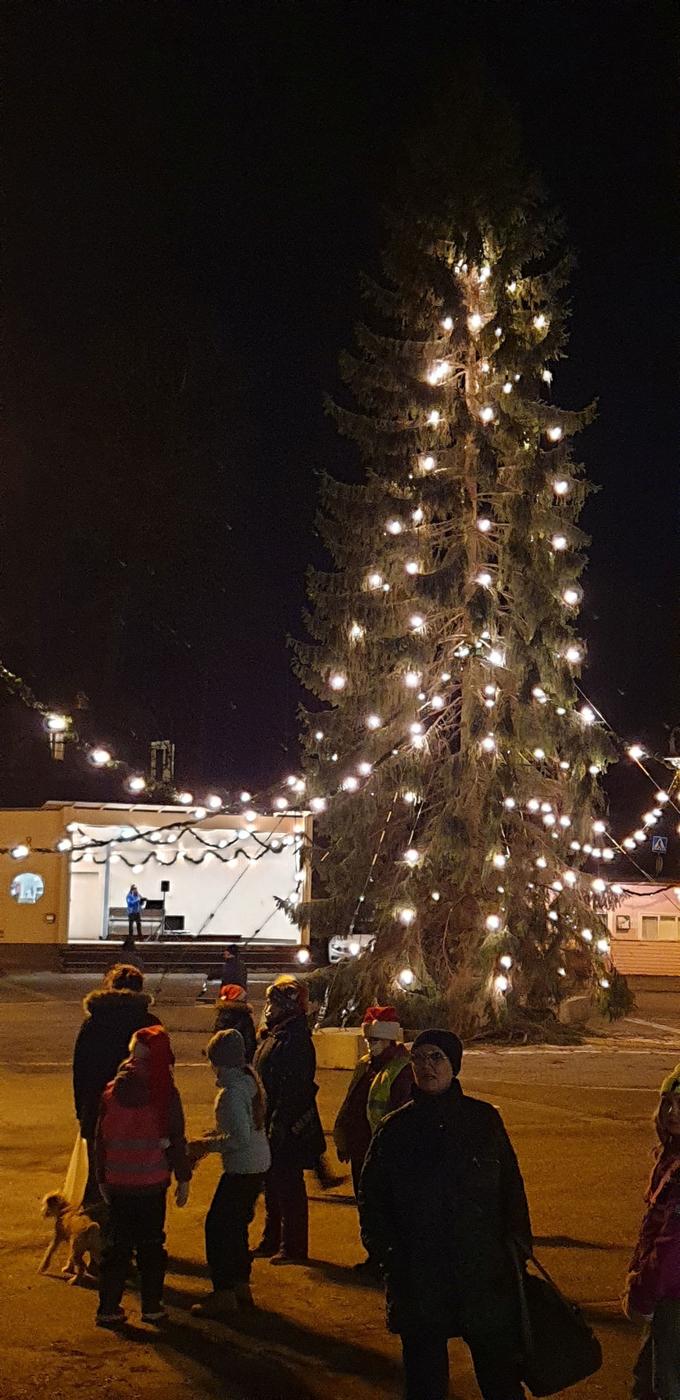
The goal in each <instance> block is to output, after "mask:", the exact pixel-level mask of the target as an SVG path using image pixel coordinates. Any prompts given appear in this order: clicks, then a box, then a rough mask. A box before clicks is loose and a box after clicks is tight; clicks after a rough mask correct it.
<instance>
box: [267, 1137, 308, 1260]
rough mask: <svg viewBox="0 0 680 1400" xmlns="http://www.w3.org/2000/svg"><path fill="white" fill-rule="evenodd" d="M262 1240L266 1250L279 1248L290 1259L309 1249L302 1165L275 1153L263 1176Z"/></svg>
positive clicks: (305, 1192) (298, 1256)
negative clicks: (289, 1256)
mask: <svg viewBox="0 0 680 1400" xmlns="http://www.w3.org/2000/svg"><path fill="white" fill-rule="evenodd" d="M264 1207H265V1217H264V1239H263V1243H264V1245H265V1246H266V1248H267V1249H271V1250H272V1251H274V1252H275V1251H276V1250H278V1249H281V1250H282V1251H283V1253H284V1254H289V1255H291V1257H292V1258H294V1259H306V1258H307V1255H308V1252H309V1209H308V1206H307V1191H306V1189H305V1177H304V1171H303V1168H302V1167H301V1166H300V1165H299V1164H298V1163H297V1162H295V1161H293V1162H291V1161H290V1160H289V1159H287V1158H286V1157H285V1156H284V1155H283V1154H275V1155H274V1157H273V1159H272V1164H271V1167H270V1168H269V1171H268V1172H267V1175H266V1177H265V1179H264Z"/></svg>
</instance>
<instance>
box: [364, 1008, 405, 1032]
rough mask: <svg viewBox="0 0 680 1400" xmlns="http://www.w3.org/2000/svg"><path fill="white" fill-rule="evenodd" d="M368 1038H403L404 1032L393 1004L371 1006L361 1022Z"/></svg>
mask: <svg viewBox="0 0 680 1400" xmlns="http://www.w3.org/2000/svg"><path fill="white" fill-rule="evenodd" d="M361 1030H362V1034H363V1035H364V1036H365V1038H366V1040H403V1039H404V1032H403V1030H402V1028H401V1026H400V1024H399V1017H398V1015H397V1013H396V1011H395V1009H394V1007H393V1006H369V1007H367V1009H366V1012H365V1014H364V1019H363V1021H362V1023H361Z"/></svg>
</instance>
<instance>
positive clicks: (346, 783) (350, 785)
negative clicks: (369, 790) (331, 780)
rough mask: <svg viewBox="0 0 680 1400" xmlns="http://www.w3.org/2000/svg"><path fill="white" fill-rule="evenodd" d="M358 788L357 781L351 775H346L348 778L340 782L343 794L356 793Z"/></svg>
mask: <svg viewBox="0 0 680 1400" xmlns="http://www.w3.org/2000/svg"><path fill="white" fill-rule="evenodd" d="M358 786H359V779H358V778H355V777H354V774H353V773H350V774H348V776H347V777H346V778H343V780H342V787H343V790H344V792H356V790H357V788H358Z"/></svg>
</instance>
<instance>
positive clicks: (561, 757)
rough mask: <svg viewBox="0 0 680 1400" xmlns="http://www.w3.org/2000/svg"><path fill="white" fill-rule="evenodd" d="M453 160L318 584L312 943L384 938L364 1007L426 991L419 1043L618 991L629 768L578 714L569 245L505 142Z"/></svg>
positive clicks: (386, 313)
mask: <svg viewBox="0 0 680 1400" xmlns="http://www.w3.org/2000/svg"><path fill="white" fill-rule="evenodd" d="M506 158H507V159H506ZM426 164H427V161H424V160H423V158H422V152H421V154H420V156H419V158H418V159H416V160H415V161H414V162H413V163H412V165H411V179H412V188H411V190H410V197H408V198H407V199H406V200H405V201H404V204H403V206H402V211H401V214H400V215H399V216H398V217H394V218H392V220H391V225H390V237H389V244H388V247H387V250H386V252H385V255H384V258H383V264H384V279H382V281H381V284H380V285H376V284H369V285H367V288H366V294H367V299H368V302H369V303H370V305H371V307H372V312H371V318H370V319H371V324H370V326H369V325H362V326H360V327H359V328H358V331H357V345H358V348H357V351H356V353H355V354H354V355H347V356H345V357H344V359H343V361H342V373H343V378H344V381H345V383H346V384H347V385H348V387H349V390H350V392H351V400H352V402H351V405H347V404H346V405H345V406H339V405H334V406H333V408H332V411H333V413H334V415H335V418H336V421H337V425H338V428H339V430H340V432H341V433H343V434H345V435H346V436H348V437H349V438H351V439H352V440H353V441H354V442H355V443H356V444H357V445H358V448H359V450H360V454H361V458H362V461H363V466H364V471H363V479H362V481H361V484H355V485H347V484H341V483H340V482H338V481H336V480H332V479H331V478H329V477H328V476H326V477H324V479H323V481H322V509H321V515H320V533H321V536H322V538H323V541H324V543H325V545H326V547H327V549H328V552H329V554H330V556H331V558H332V561H333V565H334V568H332V569H331V570H330V571H329V572H325V573H324V572H320V571H317V570H315V571H312V572H311V573H310V577H309V583H308V595H309V599H310V604H311V606H310V610H309V614H308V617H307V628H308V632H309V635H310V637H311V642H309V643H300V644H296V646H295V652H296V667H297V671H298V674H299V675H300V677H301V679H302V680H303V682H304V684H305V686H306V687H307V688H308V689H309V691H311V692H312V693H313V694H314V695H315V696H316V697H317V699H318V700H319V701H320V702H321V708H316V707H315V708H313V709H310V710H308V711H307V712H306V713H305V716H304V721H305V732H304V739H303V745H304V752H305V756H306V758H305V779H306V783H307V792H308V797H309V799H310V800H311V805H312V808H313V810H315V811H316V812H317V837H318V840H317V843H316V848H315V862H316V875H315V881H316V883H315V899H314V902H313V905H312V907H311V916H312V923H313V929H314V930H315V931H316V932H318V933H323V934H327V935H328V934H331V933H334V932H343V933H346V932H347V930H348V929H349V930H352V931H353V932H354V933H355V934H358V933H371V934H373V935H374V936H375V949H374V952H373V953H369V954H363V955H362V956H361V957H359V958H357V959H356V961H355V963H354V964H353V965H352V968H351V972H350V976H351V978H352V981H353V982H354V983H355V984H356V987H357V997H358V999H359V1000H361V997H362V996H363V995H377V994H383V995H388V994H390V993H393V991H394V988H395V985H397V984H398V982H399V979H401V985H402V986H409V987H410V989H411V992H418V993H420V994H421V995H420V996H419V997H416V996H412V998H411V1000H412V1010H411V1013H410V1014H411V1024H413V1023H414V1021H415V1020H416V1019H425V1018H427V1017H431V1016H432V1014H433V1013H434V1012H435V1011H436V1013H437V1014H438V1015H444V1014H446V1015H448V1017H449V1019H450V1020H452V1021H453V1022H455V1024H456V1025H458V1026H459V1027H461V1026H462V1027H463V1028H464V1029H470V1028H472V1027H473V1026H475V1025H478V1024H480V1022H482V1021H484V1020H485V1019H487V1018H488V1017H489V1015H492V1016H493V1015H494V1014H496V1015H499V1016H508V1015H513V1016H515V1017H520V1018H521V1017H522V1016H523V1015H527V1014H528V1015H529V1016H537V1017H539V1018H540V1017H541V1016H545V1015H546V1014H550V1010H551V1009H554V1008H555V1007H556V1005H557V1003H558V1002H559V1000H560V998H561V997H562V996H564V995H565V994H566V993H568V992H569V991H573V990H575V989H576V987H577V986H582V985H583V984H584V982H591V984H592V985H593V986H595V987H597V985H598V983H599V984H600V987H601V988H603V989H604V994H605V995H606V991H607V988H608V986H609V983H610V980H611V973H610V972H609V959H608V942H607V929H606V921H605V919H604V912H605V910H606V907H607V905H608V903H610V902H611V898H612V896H611V891H610V888H609V886H608V883H607V881H606V873H607V870H606V863H607V861H608V860H609V859H610V858H611V856H612V855H613V852H611V851H609V850H608V849H606V848H605V849H604V850H600V849H599V847H598V839H599V838H598V833H599V832H601V831H603V830H604V824H600V821H599V816H598V814H599V812H600V809H601V797H600V793H599V788H598V778H599V775H600V773H601V772H602V770H603V768H604V766H605V765H606V763H607V761H608V758H609V757H610V754H609V749H608V742H607V738H606V735H605V733H604V731H603V729H602V728H601V727H600V726H599V725H598V723H597V720H596V717H595V716H594V714H593V713H592V711H591V710H590V709H589V708H588V707H587V705H585V704H584V703H583V701H582V700H581V698H580V696H579V690H578V678H579V676H580V673H581V670H582V667H583V663H584V645H583V642H582V640H581V638H580V636H579V629H578V616H579V605H580V602H581V597H582V590H581V586H580V583H579V577H580V575H581V572H582V570H583V568H584V565H585V562H586V556H585V552H584V551H585V547H586V545H587V543H588V540H587V538H586V537H585V536H584V534H583V533H582V531H581V530H580V529H579V527H578V525H577V521H578V518H579V515H580V512H581V509H582V506H583V503H584V500H585V498H586V495H587V492H588V490H589V487H588V483H587V481H586V480H585V477H584V471H583V468H582V466H581V465H580V464H579V463H578V462H576V461H575V460H574V457H573V440H574V435H575V434H576V433H577V431H578V430H579V429H581V428H582V427H583V426H584V425H585V424H586V423H587V421H588V420H589V418H590V416H591V412H592V411H591V409H586V410H585V411H583V412H568V411H565V410H563V409H560V408H558V407H557V405H556V404H555V402H554V401H553V393H552V380H553V366H554V365H555V362H556V361H558V360H559V359H560V358H561V357H562V356H563V355H564V353H565V346H566V338H567V337H566V321H567V315H568V304H567V302H566V300H565V287H566V283H567V280H568V275H569V268H570V263H569V259H568V257H567V256H566V255H565V253H564V249H563V246H562V234H561V228H560V224H559V221H558V220H557V219H556V218H555V217H554V216H553V215H552V214H551V212H550V210H549V208H548V207H547V205H546V203H545V202H544V200H543V198H542V197H541V195H540V193H538V192H537V190H536V189H535V187H534V185H533V184H532V182H531V181H530V180H528V179H527V177H526V175H525V174H524V172H523V171H522V170H521V169H520V167H519V165H518V163H517V162H516V157H515V153H514V152H511V153H508V152H507V150H505V151H504V150H503V149H502V144H501V146H499V148H498V151H497V153H496V160H495V164H494V169H490V168H489V166H488V163H487V165H486V166H484V163H482V167H483V168H481V169H478V168H477V167H476V166H475V163H474V161H472V160H471V159H470V158H469V153H465V152H464V153H463V154H462V155H461V157H460V158H459V160H458V165H457V167H456V161H455V157H452V160H451V165H452V167H453V168H452V170H451V171H449V173H448V177H447V172H446V170H445V169H444V168H442V169H441V170H440V171H438V172H434V171H431V172H430V178H429V179H428V178H426V177H425V175H424V173H423V172H424V169H425V166H426ZM435 174H436V178H435ZM600 861H604V866H603V867H602V869H600V864H599V862H600ZM395 979H396V981H395ZM344 982H345V984H346V983H347V974H345V977H344ZM343 996H346V986H345V991H344V992H343Z"/></svg>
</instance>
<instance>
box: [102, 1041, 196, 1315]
mask: <svg viewBox="0 0 680 1400" xmlns="http://www.w3.org/2000/svg"><path fill="white" fill-rule="evenodd" d="M174 1062H175V1057H174V1055H173V1053H172V1050H171V1048H170V1040H169V1038H168V1033H167V1031H165V1030H163V1027H162V1026H148V1027H145V1028H143V1029H142V1030H139V1031H136V1032H135V1034H134V1035H133V1037H132V1040H131V1041H130V1058H129V1059H128V1060H126V1061H125V1063H124V1064H123V1065H122V1066H121V1068H120V1070H119V1072H118V1074H117V1075H116V1078H115V1079H114V1080H113V1081H112V1083H111V1084H108V1085H107V1087H106V1089H105V1090H104V1093H103V1095H102V1106H101V1111H100V1114H99V1123H98V1126H97V1142H96V1151H97V1173H98V1178H99V1182H100V1186H101V1189H102V1193H103V1195H104V1197H105V1199H106V1200H107V1201H108V1204H109V1212H108V1218H107V1221H106V1224H105V1227H104V1242H103V1248H102V1255H101V1263H100V1269H99V1309H98V1312H97V1325H98V1326H100V1327H119V1326H121V1325H122V1324H123V1323H124V1322H125V1312H124V1310H123V1308H122V1307H121V1299H122V1297H123V1289H124V1287H125V1280H126V1278H127V1275H128V1271H129V1268H130V1262H131V1259H132V1254H133V1251H134V1252H135V1254H136V1258H137V1267H138V1269H139V1273H140V1282H141V1293H142V1321H143V1322H153V1323H159V1322H163V1321H164V1320H165V1317H166V1316H167V1314H166V1312H165V1309H164V1307H163V1282H164V1279H165V1267H166V1264H167V1258H168V1256H167V1254H166V1251H165V1248H164V1244H165V1209H166V1196H167V1192H168V1187H169V1185H170V1181H171V1177H172V1173H173V1172H174V1175H175V1178H176V1180H177V1189H176V1191H175V1201H176V1203H177V1205H178V1206H185V1205H186V1203H187V1201H188V1199H189V1182H190V1181H191V1166H190V1164H189V1159H188V1156H187V1150H186V1139H185V1135H184V1112H183V1109H182V1102H181V1099H180V1097H179V1094H178V1092H177V1089H176V1087H175V1083H174V1079H173V1075H172V1067H173V1065H174Z"/></svg>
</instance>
